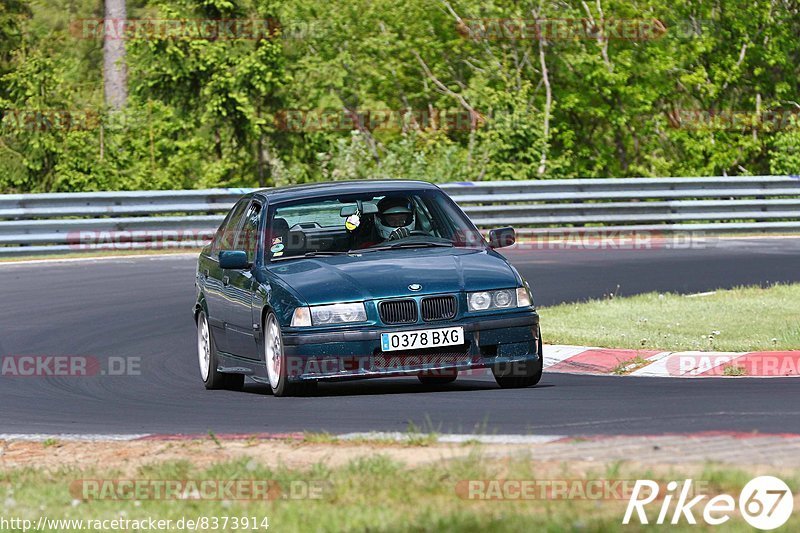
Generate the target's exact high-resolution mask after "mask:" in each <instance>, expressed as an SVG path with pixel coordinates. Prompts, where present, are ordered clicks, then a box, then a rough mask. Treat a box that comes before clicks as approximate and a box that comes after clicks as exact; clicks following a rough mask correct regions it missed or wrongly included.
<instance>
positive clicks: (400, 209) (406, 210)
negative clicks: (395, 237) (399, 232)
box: [375, 196, 415, 239]
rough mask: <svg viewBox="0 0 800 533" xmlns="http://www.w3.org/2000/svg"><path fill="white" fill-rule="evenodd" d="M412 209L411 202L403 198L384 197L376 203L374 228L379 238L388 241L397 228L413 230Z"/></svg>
mask: <svg viewBox="0 0 800 533" xmlns="http://www.w3.org/2000/svg"><path fill="white" fill-rule="evenodd" d="M414 223H415V220H414V209H413V208H412V206H411V200H409V199H408V198H406V197H405V196H385V197H384V198H383V199H381V201H380V202H378V214H377V215H376V216H375V227H376V228H378V233H379V234H380V236H381V238H383V239H388V238H389V236H390V235H391V234H392V232H393V231H395V230H396V229H398V228H406V229H407V230H408V231H412V230H413V229H414Z"/></svg>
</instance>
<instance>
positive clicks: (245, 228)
mask: <svg viewBox="0 0 800 533" xmlns="http://www.w3.org/2000/svg"><path fill="white" fill-rule="evenodd" d="M259 222H261V204H260V203H259V202H256V201H254V202H253V203H252V204H250V207H248V208H247V213H246V214H245V215H244V223H243V224H242V229H241V230H240V231H239V237H238V239H237V240H236V246H235V248H236V249H237V250H245V251H246V252H247V259H248V260H249V261H250V262H251V263H252V262H253V261H255V258H256V248H257V247H258V225H259Z"/></svg>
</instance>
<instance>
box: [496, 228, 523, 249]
mask: <svg viewBox="0 0 800 533" xmlns="http://www.w3.org/2000/svg"><path fill="white" fill-rule="evenodd" d="M515 242H517V234H516V233H515V232H514V228H512V227H510V226H509V227H506V228H496V229H493V230H490V231H489V246H491V247H492V248H505V247H506V246H511V245H512V244H514V243H515Z"/></svg>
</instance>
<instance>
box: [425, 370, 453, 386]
mask: <svg viewBox="0 0 800 533" xmlns="http://www.w3.org/2000/svg"><path fill="white" fill-rule="evenodd" d="M456 378H458V371H453V372H452V373H447V374H445V373H444V372H442V371H439V372H437V373H436V375H431V374H420V375H418V376H417V379H419V380H420V382H421V383H422V384H423V385H447V384H448V383H452V382H454V381H455V380H456Z"/></svg>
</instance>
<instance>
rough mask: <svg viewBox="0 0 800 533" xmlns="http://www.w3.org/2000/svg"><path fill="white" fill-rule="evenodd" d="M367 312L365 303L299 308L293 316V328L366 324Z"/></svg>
mask: <svg viewBox="0 0 800 533" xmlns="http://www.w3.org/2000/svg"><path fill="white" fill-rule="evenodd" d="M366 320H367V311H366V309H364V303H363V302H358V303H351V304H333V305H316V306H313V307H298V308H297V309H295V310H294V315H292V327H303V326H305V327H307V326H311V325H314V326H325V325H328V324H344V323H347V322H364V321H366Z"/></svg>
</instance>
